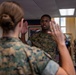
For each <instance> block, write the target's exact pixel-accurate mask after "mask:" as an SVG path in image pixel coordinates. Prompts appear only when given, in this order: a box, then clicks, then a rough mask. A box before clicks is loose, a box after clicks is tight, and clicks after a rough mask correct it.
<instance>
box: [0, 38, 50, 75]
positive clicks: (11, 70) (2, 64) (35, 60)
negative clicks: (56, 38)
mask: <svg viewBox="0 0 76 75" xmlns="http://www.w3.org/2000/svg"><path fill="white" fill-rule="evenodd" d="M50 60H51V57H50V56H49V55H48V54H47V53H45V52H44V51H42V50H40V49H39V48H36V47H30V46H28V45H25V44H23V43H22V42H21V41H20V40H19V39H17V38H8V37H4V38H1V39H0V75H41V73H42V71H43V70H44V69H45V67H46V65H47V64H48V62H49V61H50Z"/></svg>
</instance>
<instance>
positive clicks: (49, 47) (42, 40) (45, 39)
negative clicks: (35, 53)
mask: <svg viewBox="0 0 76 75" xmlns="http://www.w3.org/2000/svg"><path fill="white" fill-rule="evenodd" d="M29 40H30V41H31V43H32V45H33V46H36V47H38V48H41V49H42V50H44V51H45V52H47V53H48V54H50V55H51V57H52V59H53V60H54V61H56V62H58V63H59V52H58V50H57V44H56V42H55V41H54V39H53V37H52V36H50V35H49V34H47V33H44V32H42V31H39V32H36V33H34V34H33V35H32V36H30V38H29Z"/></svg>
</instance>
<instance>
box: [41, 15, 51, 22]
mask: <svg viewBox="0 0 76 75" xmlns="http://www.w3.org/2000/svg"><path fill="white" fill-rule="evenodd" d="M43 17H48V18H49V20H50V21H51V17H50V15H48V14H44V15H42V16H41V19H42V18H43Z"/></svg>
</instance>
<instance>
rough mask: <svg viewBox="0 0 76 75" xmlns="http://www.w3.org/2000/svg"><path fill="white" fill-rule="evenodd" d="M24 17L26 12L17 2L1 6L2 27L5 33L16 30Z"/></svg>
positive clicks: (5, 3)
mask: <svg viewBox="0 0 76 75" xmlns="http://www.w3.org/2000/svg"><path fill="white" fill-rule="evenodd" d="M23 17H24V12H23V10H22V8H21V7H20V5H19V4H18V3H16V2H12V1H6V2H3V3H1V5H0V26H1V27H2V29H3V32H4V33H8V32H9V31H10V30H14V29H15V27H16V25H17V23H18V22H19V21H20V20H21V19H22V18H23Z"/></svg>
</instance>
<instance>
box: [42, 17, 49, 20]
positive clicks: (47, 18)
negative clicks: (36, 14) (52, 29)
mask: <svg viewBox="0 0 76 75" xmlns="http://www.w3.org/2000/svg"><path fill="white" fill-rule="evenodd" d="M41 20H50V19H49V17H47V16H44V17H42V18H41Z"/></svg>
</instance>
